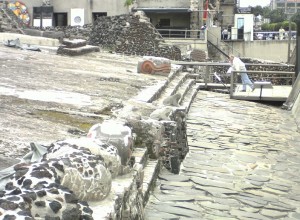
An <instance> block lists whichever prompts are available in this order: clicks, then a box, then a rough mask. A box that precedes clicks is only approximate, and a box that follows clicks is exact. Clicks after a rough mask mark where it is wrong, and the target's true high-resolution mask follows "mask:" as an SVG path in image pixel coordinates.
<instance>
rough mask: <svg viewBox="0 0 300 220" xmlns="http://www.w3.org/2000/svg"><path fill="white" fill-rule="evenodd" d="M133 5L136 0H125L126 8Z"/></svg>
mask: <svg viewBox="0 0 300 220" xmlns="http://www.w3.org/2000/svg"><path fill="white" fill-rule="evenodd" d="M133 3H134V0H125V2H124V6H125V7H128V6H130V5H132V4H133Z"/></svg>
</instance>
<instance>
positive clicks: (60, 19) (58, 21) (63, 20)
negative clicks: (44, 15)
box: [54, 13, 68, 27]
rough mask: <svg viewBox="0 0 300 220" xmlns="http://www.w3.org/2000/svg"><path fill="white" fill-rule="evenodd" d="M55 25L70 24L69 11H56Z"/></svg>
mask: <svg viewBox="0 0 300 220" xmlns="http://www.w3.org/2000/svg"><path fill="white" fill-rule="evenodd" d="M54 26H55V27H57V26H59V27H62V26H68V13H54Z"/></svg>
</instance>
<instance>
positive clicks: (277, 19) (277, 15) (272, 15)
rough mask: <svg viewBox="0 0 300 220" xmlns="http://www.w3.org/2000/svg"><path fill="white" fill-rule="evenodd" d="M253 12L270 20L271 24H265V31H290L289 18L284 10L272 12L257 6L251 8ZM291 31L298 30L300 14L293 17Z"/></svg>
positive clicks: (267, 8) (263, 28)
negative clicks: (281, 29)
mask: <svg viewBox="0 0 300 220" xmlns="http://www.w3.org/2000/svg"><path fill="white" fill-rule="evenodd" d="M251 12H252V13H253V14H254V15H255V16H258V15H261V16H262V17H263V18H269V19H270V23H269V24H263V25H262V26H261V29H262V30H263V31H278V30H279V29H280V27H283V28H284V29H285V30H289V18H288V16H287V14H285V12H284V9H275V10H271V9H270V8H269V7H263V8H262V7H261V6H256V7H252V8H251ZM291 21H292V22H291V29H292V30H293V31H294V30H297V23H299V22H297V21H300V13H296V14H294V15H293V16H292V17H291Z"/></svg>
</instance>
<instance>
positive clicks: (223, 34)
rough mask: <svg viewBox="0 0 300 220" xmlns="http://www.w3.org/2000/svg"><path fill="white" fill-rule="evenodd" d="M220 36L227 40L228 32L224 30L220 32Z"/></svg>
mask: <svg viewBox="0 0 300 220" xmlns="http://www.w3.org/2000/svg"><path fill="white" fill-rule="evenodd" d="M222 36H223V39H224V40H228V30H227V28H224V30H223V31H222Z"/></svg>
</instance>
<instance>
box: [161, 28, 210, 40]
mask: <svg viewBox="0 0 300 220" xmlns="http://www.w3.org/2000/svg"><path fill="white" fill-rule="evenodd" d="M157 31H158V32H159V33H160V35H161V36H162V37H163V38H198V39H200V40H205V37H206V36H205V30H188V29H157Z"/></svg>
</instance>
